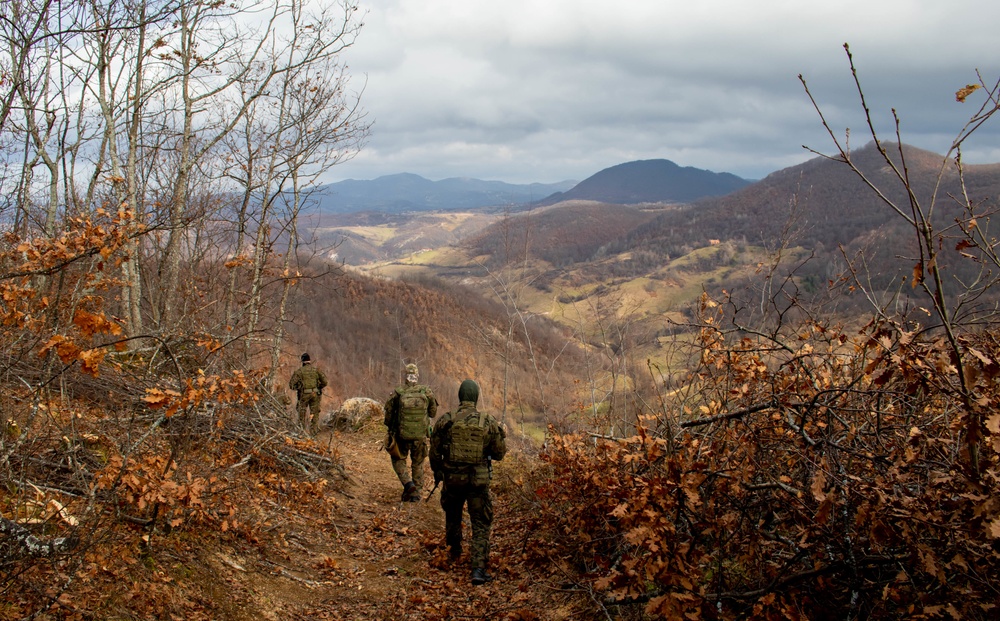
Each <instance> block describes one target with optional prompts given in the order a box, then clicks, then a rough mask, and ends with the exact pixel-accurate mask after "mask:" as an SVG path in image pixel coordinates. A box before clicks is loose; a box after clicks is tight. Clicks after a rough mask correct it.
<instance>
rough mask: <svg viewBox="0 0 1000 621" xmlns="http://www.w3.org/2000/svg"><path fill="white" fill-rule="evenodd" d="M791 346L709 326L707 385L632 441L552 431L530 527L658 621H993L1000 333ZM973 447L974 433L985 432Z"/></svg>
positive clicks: (615, 602) (815, 332)
mask: <svg viewBox="0 0 1000 621" xmlns="http://www.w3.org/2000/svg"><path fill="white" fill-rule="evenodd" d="M793 339H794V340H792V341H787V342H785V343H784V345H785V346H786V347H785V348H784V349H782V350H780V351H781V355H776V354H775V353H774V352H771V353H769V354H767V355H766V356H765V355H764V354H763V352H764V351H765V349H769V347H766V345H768V344H767V343H763V342H761V341H760V340H757V339H751V338H749V337H743V338H739V339H737V340H735V341H733V342H730V341H729V339H728V338H727V336H726V335H725V334H724V333H723V332H722V331H721V330H719V329H718V328H716V327H712V326H711V324H707V325H706V327H705V329H704V330H703V332H702V346H703V348H704V353H703V356H702V365H701V367H699V371H698V372H697V373H696V374H695V376H693V377H692V382H693V383H694V384H696V385H698V386H699V389H698V394H699V395H700V397H701V403H702V405H701V406H700V408H699V409H700V411H699V412H686V411H684V410H682V409H676V410H675V409H673V407H671V406H670V405H669V404H668V406H667V408H666V409H664V410H663V411H661V412H660V413H659V414H658V415H656V416H652V417H650V418H648V419H647V420H645V421H644V423H643V424H642V425H640V427H639V429H638V432H637V434H636V435H635V436H633V437H630V438H623V439H620V440H613V441H609V440H599V441H597V442H596V443H591V442H588V441H585V439H584V438H581V437H575V436H561V437H555V438H554V439H553V441H552V443H551V444H550V446H549V447H548V450H547V451H546V453H545V455H544V459H545V460H546V462H547V463H548V464H549V469H548V470H547V471H545V472H544V474H540V475H539V476H538V477H537V478H536V480H535V481H534V491H535V494H536V497H537V502H538V503H539V506H540V508H541V512H540V513H539V517H538V518H537V519H536V520H535V521H534V525H533V529H534V534H533V538H534V539H535V540H537V541H539V542H541V541H545V540H552V541H553V542H555V544H556V545H555V547H554V548H545V547H542V546H538V549H539V550H548V553H543V554H540V555H539V556H538V558H537V559H536V560H537V562H539V563H552V562H556V560H557V559H563V558H565V559H570V560H571V561H572V563H573V566H574V568H575V571H576V572H577V575H578V576H579V580H581V581H583V582H584V583H586V584H588V585H589V586H590V588H592V589H593V590H594V591H595V592H596V593H598V594H599V595H600V596H599V599H595V601H599V602H600V606H603V607H605V608H609V607H621V606H625V607H634V606H639V605H641V606H642V607H643V608H644V610H645V612H646V614H649V615H651V616H653V617H657V618H680V617H685V618H692V619H694V618H735V617H742V616H744V615H750V616H753V617H767V618H772V617H773V618H778V617H786V618H795V619H818V618H844V617H845V616H848V617H860V618H899V617H909V618H930V617H934V616H938V615H948V616H952V617H954V618H968V619H986V618H992V617H993V616H994V615H995V612H996V611H995V608H996V604H995V602H996V597H997V594H998V593H997V586H996V583H995V581H994V580H993V579H992V576H995V575H997V571H998V570H1000V555H998V551H997V550H998V548H997V543H996V541H997V537H998V536H1000V528H998V527H997V525H998V524H1000V501H998V500H997V498H998V497H1000V496H998V492H1000V489H997V486H998V482H1000V478H998V476H997V475H998V474H1000V471H998V469H997V466H998V455H1000V454H998V449H1000V440H998V439H997V436H996V435H994V434H995V433H996V432H997V431H1000V428H998V426H997V425H998V423H997V421H998V420H1000V416H998V415H996V414H994V412H995V409H996V406H997V404H998V400H1000V384H998V383H997V381H996V378H997V375H998V374H1000V366H998V364H997V360H998V359H1000V343H998V342H997V340H996V339H995V338H994V337H993V336H992V335H991V334H989V333H976V332H973V333H969V334H965V335H963V337H962V339H961V351H962V355H963V357H964V358H965V364H966V368H967V369H968V370H967V371H966V375H967V376H969V377H968V384H967V385H969V384H971V385H972V386H974V388H973V392H974V393H975V394H976V395H977V399H976V400H975V401H974V402H971V403H965V402H963V400H962V398H961V393H960V391H959V390H958V389H957V381H958V379H959V378H956V377H955V374H954V370H955V368H956V365H955V361H954V360H953V359H952V353H951V351H952V350H951V349H950V347H949V346H948V344H947V343H945V342H943V339H939V338H935V337H933V336H931V335H929V334H927V333H920V332H916V331H913V330H909V331H907V330H904V329H903V328H902V327H901V326H899V325H893V324H889V323H875V322H873V323H872V324H870V325H869V326H867V327H866V328H865V329H864V330H862V331H861V332H860V333H858V334H855V335H853V336H852V335H851V334H850V333H848V332H845V331H843V330H839V329H837V328H835V327H833V326H825V325H819V324H813V325H811V326H805V329H801V330H799V331H798V333H796V334H795V336H794V337H793ZM976 438H978V439H976Z"/></svg>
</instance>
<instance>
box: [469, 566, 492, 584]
mask: <svg viewBox="0 0 1000 621" xmlns="http://www.w3.org/2000/svg"><path fill="white" fill-rule="evenodd" d="M491 580H493V576H491V575H489V574H488V573H486V568H485V567H473V568H472V584H476V585H479V584H485V583H487V582H489V581H491Z"/></svg>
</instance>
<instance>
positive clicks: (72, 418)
mask: <svg viewBox="0 0 1000 621" xmlns="http://www.w3.org/2000/svg"><path fill="white" fill-rule="evenodd" d="M309 6H313V9H315V8H316V6H315V5H314V3H306V2H300V1H299V0H260V1H258V2H248V3H242V4H240V3H236V4H231V3H223V2H214V1H212V2H208V1H204V0H94V1H88V2H69V3H67V2H53V1H51V0H10V1H7V2H4V3H2V4H0V41H2V45H3V49H4V54H2V55H0V196H2V197H3V199H2V202H0V234H2V236H3V237H2V243H0V351H2V352H3V353H2V357H0V412H2V418H0V428H2V433H0V480H2V481H3V483H4V484H3V486H2V488H0V593H2V594H3V601H4V602H5V608H4V609H3V610H2V611H0V616H3V618H22V617H31V616H34V615H38V614H41V613H42V612H43V611H46V610H52V609H53V608H52V607H55V608H60V609H61V610H63V612H64V613H65V614H66V615H67V616H73V614H78V615H84V616H86V615H90V617H89V618H101V617H102V616H103V612H102V610H103V609H102V608H101V607H102V606H104V605H108V602H109V599H110V598H112V597H116V596H114V595H112V592H117V591H118V590H117V589H110V588H107V585H109V584H115V583H116V582H126V580H125V577H126V576H127V575H128V566H129V564H134V563H136V562H138V561H137V560H136V559H137V558H140V557H142V555H143V554H144V551H148V550H149V549H150V546H154V545H156V542H157V540H158V537H159V536H160V535H162V534H163V533H166V532H170V531H173V530H181V531H183V530H195V529H197V530H199V532H214V533H230V534H234V535H238V536H242V537H246V538H248V539H253V538H255V537H257V536H259V534H260V532H261V530H260V525H262V524H265V523H267V522H268V521H270V520H273V519H274V517H275V516H276V515H280V514H281V513H282V512H283V511H284V510H285V507H286V506H287V503H288V502H290V501H295V502H310V499H315V498H317V497H318V495H319V493H320V492H322V489H323V487H324V486H325V485H326V484H327V482H328V481H330V480H331V479H332V480H336V479H337V478H338V477H339V476H340V474H341V473H340V466H339V464H338V461H337V459H336V455H334V454H332V453H331V452H330V451H328V450H326V449H324V448H323V447H319V446H316V445H315V444H314V443H313V442H311V441H310V440H308V439H305V438H303V437H301V435H299V434H298V433H297V431H298V430H296V429H294V428H292V427H290V425H289V422H288V420H287V418H286V416H285V404H284V403H282V402H281V401H280V400H279V399H277V398H276V396H275V392H274V390H273V389H274V386H275V380H276V377H277V373H278V371H279V369H280V365H281V363H282V359H281V356H282V354H283V348H284V346H285V340H286V335H285V325H286V322H287V320H288V318H287V311H286V308H287V305H288V303H289V300H290V299H291V296H292V295H293V291H294V290H293V286H294V285H295V284H296V282H297V278H298V277H299V276H300V274H301V272H302V271H303V270H304V269H305V267H304V266H303V265H302V264H301V263H300V262H301V261H305V260H307V259H308V258H309V256H310V252H309V251H308V249H307V248H306V247H305V245H304V244H303V242H302V240H303V238H304V237H305V235H304V234H303V231H300V226H301V223H300V217H299V216H300V213H301V212H302V210H303V209H304V208H305V207H306V206H307V205H308V199H309V191H310V189H311V188H312V187H313V185H314V184H315V183H316V182H317V180H318V178H319V175H321V174H322V173H323V172H324V171H326V170H328V169H329V167H330V166H332V165H334V164H336V163H337V162H339V161H342V160H343V159H344V158H347V157H351V156H352V155H353V154H354V153H355V152H356V150H357V149H358V148H359V147H360V145H361V144H362V143H363V141H364V139H365V137H366V135H367V132H368V127H369V126H368V124H367V122H366V121H365V117H364V113H363V111H362V110H361V109H360V108H359V106H358V93H356V92H352V90H351V89H350V85H349V81H348V76H347V74H346V72H345V67H344V65H343V62H342V60H341V59H340V56H339V55H340V52H342V51H343V50H344V49H345V48H346V47H348V46H350V45H351V44H352V43H353V41H354V39H355V37H356V36H357V34H358V32H359V29H360V27H361V23H360V20H359V19H358V15H357V12H356V7H354V6H352V5H350V4H347V3H344V4H330V5H328V6H326V7H325V8H323V7H320V9H319V10H318V11H314V10H311V9H309V8H308V7H309ZM248 470H253V471H255V477H254V478H253V479H251V478H246V477H241V476H239V475H241V474H242V473H244V472H246V471H248ZM251 480H252V481H254V483H249V482H248V481H251ZM262 483H267V485H262ZM71 593H72V594H75V595H72V596H71ZM76 597H79V598H81V599H82V600H83V601H75V598H76ZM128 597H130V598H133V600H134V603H135V605H136V606H139V607H140V608H139V609H142V608H141V606H144V605H145V606H149V608H150V609H158V610H167V609H169V608H170V607H169V606H167V604H166V602H165V600H164V599H163V597H162V593H158V592H157V590H156V589H150V590H144V589H142V588H137V589H135V590H134V592H132V593H130V594H129V595H128ZM158 598H159V599H158ZM74 610H75V611H85V612H77V613H71V612H65V611H74ZM172 612H173V613H174V614H176V615H180V614H183V608H180V609H177V610H173V611H172ZM77 618H79V617H77Z"/></svg>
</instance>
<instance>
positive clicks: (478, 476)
mask: <svg viewBox="0 0 1000 621" xmlns="http://www.w3.org/2000/svg"><path fill="white" fill-rule="evenodd" d="M458 400H459V402H460V403H459V406H458V410H456V411H455V413H454V414H453V413H451V412H448V413H447V414H445V415H444V416H442V417H441V418H440V419H438V421H437V423H435V425H434V430H433V432H432V433H431V469H432V470H433V471H434V480H435V481H443V482H444V487H442V488H441V508H443V509H444V517H445V542H446V543H447V544H448V548H449V553H450V554H451V558H452V561H456V560H458V558H459V557H461V555H462V509H463V506H464V505H465V504H466V503H468V505H469V518H470V520H471V522H472V558H471V564H472V584H483V583H484V582H487V581H489V580H492V579H493V578H492V577H491V576H490V575H489V574H488V573H487V572H486V567H487V565H488V563H489V556H490V529H491V528H492V526H493V499H492V498H491V497H490V478H491V477H492V465H491V464H492V460H498V461H499V460H501V459H503V457H504V455H505V454H506V453H507V443H506V434H505V433H504V429H503V427H501V426H500V425H499V423H497V421H496V419H495V418H493V417H492V416H491V415H489V414H485V413H483V412H480V411H478V410H477V409H476V403H477V402H478V401H479V386H478V385H477V384H476V382H474V381H472V380H469V379H467V380H465V381H464V382H462V385H461V386H460V387H459V389H458Z"/></svg>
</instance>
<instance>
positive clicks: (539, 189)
mask: <svg viewBox="0 0 1000 621" xmlns="http://www.w3.org/2000/svg"><path fill="white" fill-rule="evenodd" d="M750 183H751V182H750V181H747V180H746V179H741V178H740V177H737V176H736V175H733V174H730V173H715V172H712V171H709V170H701V169H699V168H692V167H690V166H686V167H682V166H678V165H677V164H675V163H674V162H671V161H670V160H663V159H658V160H637V161H634V162H626V163H624V164H618V165H617V166H612V167H610V168H606V169H604V170H601V171H599V172H597V173H596V174H594V175H592V176H590V177H588V178H587V179H585V180H583V181H581V182H579V183H577V182H576V181H560V182H558V183H529V184H520V185H519V184H513V183H505V182H503V181H483V180H480V179H468V178H458V177H455V178H450V179H442V180H441V181H430V180H429V179H425V178H424V177H421V176H419V175H414V174H412V173H399V174H395V175H386V176H382V177H378V178H377V179H373V180H370V181H358V180H355V179H348V180H346V181H340V182H337V183H331V184H329V185H326V186H323V187H322V188H320V190H319V191H318V192H317V193H316V194H315V195H314V198H315V199H316V200H317V201H318V203H319V211H320V212H321V213H323V214H346V213H356V212H362V211H375V212H383V213H395V214H399V213H407V212H420V211H454V210H463V209H484V208H489V207H506V206H517V207H544V206H548V205H555V204H556V203H561V202H564V201H572V200H583V201H597V202H601V203H609V204H615V205H637V204H641V203H689V202H692V201H695V200H699V199H702V198H708V197H714V196H724V195H726V194H729V193H730V192H734V191H736V190H739V189H740V188H743V187H745V186H747V185H750Z"/></svg>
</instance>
